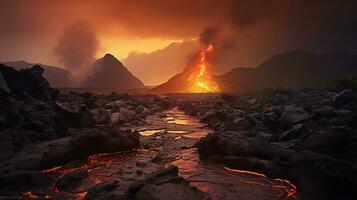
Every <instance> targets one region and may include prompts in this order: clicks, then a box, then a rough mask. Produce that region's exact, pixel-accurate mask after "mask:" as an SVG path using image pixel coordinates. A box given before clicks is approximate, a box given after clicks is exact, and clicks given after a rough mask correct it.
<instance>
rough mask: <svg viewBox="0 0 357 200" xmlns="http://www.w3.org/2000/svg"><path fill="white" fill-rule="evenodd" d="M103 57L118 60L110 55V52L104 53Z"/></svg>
mask: <svg viewBox="0 0 357 200" xmlns="http://www.w3.org/2000/svg"><path fill="white" fill-rule="evenodd" d="M103 58H104V59H116V60H118V59H117V58H116V57H115V56H114V55H112V54H110V53H106V54H105V55H104V57H103Z"/></svg>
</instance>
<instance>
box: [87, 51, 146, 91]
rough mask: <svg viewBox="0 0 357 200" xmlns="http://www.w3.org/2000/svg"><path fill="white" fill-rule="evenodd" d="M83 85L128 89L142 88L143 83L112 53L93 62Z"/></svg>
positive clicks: (98, 87)
mask: <svg viewBox="0 0 357 200" xmlns="http://www.w3.org/2000/svg"><path fill="white" fill-rule="evenodd" d="M148 73H150V72H148ZM83 87H87V88H97V89H113V90H128V89H134V88H144V84H143V83H142V82H141V80H139V79H138V78H136V77H135V76H134V75H133V74H132V73H131V72H130V71H129V70H128V69H127V68H126V67H125V66H124V65H123V64H122V63H121V62H120V61H119V60H118V59H116V58H115V57H114V56H113V55H111V54H106V55H105V56H104V57H103V58H100V59H98V60H97V61H96V62H95V63H94V67H93V71H92V73H91V74H90V75H89V76H88V78H87V79H86V81H85V82H84V84H83Z"/></svg>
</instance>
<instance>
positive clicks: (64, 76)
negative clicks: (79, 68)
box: [1, 60, 73, 87]
mask: <svg viewBox="0 0 357 200" xmlns="http://www.w3.org/2000/svg"><path fill="white" fill-rule="evenodd" d="M1 64H4V65H7V66H11V67H14V68H15V69H18V70H20V69H26V68H31V67H32V66H34V65H36V64H35V63H28V62H26V61H23V60H20V61H13V62H1ZM38 65H40V66H41V67H43V68H44V69H45V72H44V74H43V76H44V77H45V78H46V79H47V81H48V82H49V83H50V85H51V86H52V87H70V86H72V81H73V77H72V74H71V73H70V72H69V71H67V70H65V69H62V68H59V67H55V66H49V65H44V64H41V63H39V64H38Z"/></svg>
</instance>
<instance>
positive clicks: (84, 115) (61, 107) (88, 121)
mask: <svg viewBox="0 0 357 200" xmlns="http://www.w3.org/2000/svg"><path fill="white" fill-rule="evenodd" d="M56 108H57V110H58V111H59V112H60V113H61V114H62V115H63V116H64V118H65V120H66V121H67V122H68V123H69V124H70V125H71V126H74V127H87V126H91V125H93V116H92V113H91V112H90V111H89V110H88V108H87V107H86V106H85V105H80V104H69V103H62V102H56Z"/></svg>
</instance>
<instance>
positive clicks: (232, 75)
mask: <svg viewBox="0 0 357 200" xmlns="http://www.w3.org/2000/svg"><path fill="white" fill-rule="evenodd" d="M346 75H357V55H354V54H350V53H348V52H336V53H328V54H317V53H313V52H310V51H305V50H295V51H291V52H288V53H286V54H281V55H274V56H272V57H271V58H269V59H267V60H266V61H264V62H263V63H262V64H260V65H259V66H257V67H256V68H243V67H238V68H235V69H232V70H231V71H230V72H227V73H225V74H223V75H220V76H215V77H214V80H215V81H216V82H217V83H218V85H219V86H220V88H221V90H222V91H223V92H245V91H251V90H256V89H263V88H267V87H282V88H287V89H302V88H321V87H323V86H325V85H326V84H327V83H328V82H329V81H331V80H332V79H334V78H339V77H343V76H346ZM184 81H185V80H184V77H183V75H182V73H180V74H177V75H175V76H173V77H172V78H170V79H169V80H168V81H167V82H165V83H163V84H161V85H159V86H157V87H156V88H154V89H153V90H152V91H153V92H155V93H171V92H180V89H181V87H183V86H182V85H184Z"/></svg>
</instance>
